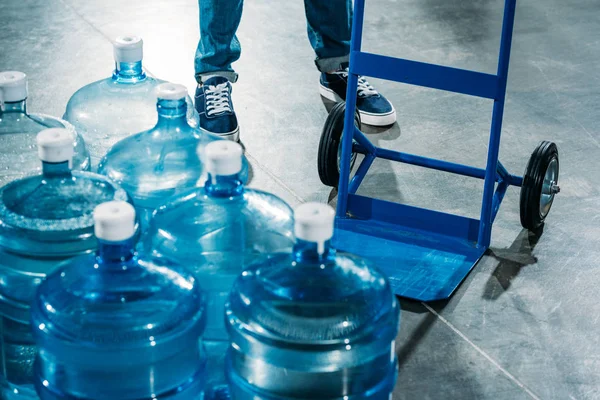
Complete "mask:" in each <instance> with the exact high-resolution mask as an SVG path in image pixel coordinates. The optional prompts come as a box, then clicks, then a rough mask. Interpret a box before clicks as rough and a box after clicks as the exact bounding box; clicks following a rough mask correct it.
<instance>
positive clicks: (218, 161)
mask: <svg viewBox="0 0 600 400" xmlns="http://www.w3.org/2000/svg"><path fill="white" fill-rule="evenodd" d="M205 161H206V169H207V171H208V179H207V182H206V184H205V186H204V187H203V188H199V189H194V190H191V191H188V192H186V193H182V194H181V195H179V196H177V197H175V198H174V199H172V200H171V201H170V202H169V203H168V204H166V205H164V206H161V207H160V208H158V209H157V210H156V212H155V214H154V217H153V219H152V220H151V222H150V227H149V229H148V232H147V235H146V238H145V240H144V247H145V248H146V250H147V251H152V252H153V253H154V254H156V255H158V256H162V257H166V258H169V259H172V260H175V261H177V262H178V263H180V264H182V265H186V266H187V267H188V268H190V270H192V271H193V272H194V273H195V274H196V276H198V278H199V279H200V281H201V282H202V284H203V287H204V289H205V290H206V292H207V295H208V306H207V308H208V321H207V328H206V332H205V335H204V338H205V345H206V346H207V349H208V354H209V366H210V367H209V370H210V371H211V373H212V375H211V376H210V377H209V379H210V385H211V387H212V388H213V389H214V390H220V388H219V387H218V386H219V385H221V384H223V383H224V374H223V371H224V364H223V363H224V355H225V351H226V349H227V347H228V343H229V338H228V335H227V331H226V328H225V323H224V317H223V315H224V304H225V301H226V299H227V296H228V294H229V291H230V290H231V286H232V284H233V281H234V280H235V278H236V277H237V276H238V275H239V274H240V273H241V272H242V271H243V269H244V268H245V266H247V265H249V264H250V263H252V262H254V261H256V260H257V259H259V258H261V257H263V256H264V255H265V254H270V253H272V252H276V251H280V250H282V251H283V250H286V249H291V247H292V245H293V216H292V210H291V209H290V207H289V206H288V205H287V204H286V203H285V202H284V201H283V200H281V199H279V198H278V197H276V196H273V195H272V194H269V193H265V192H261V191H258V190H252V189H247V188H245V187H244V185H243V183H242V182H241V180H240V179H239V175H238V174H239V172H240V170H241V168H242V148H241V146H240V145H239V144H237V143H233V142H229V141H224V140H223V141H217V142H212V143H209V144H208V145H207V146H206V149H205Z"/></svg>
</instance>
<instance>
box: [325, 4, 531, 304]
mask: <svg viewBox="0 0 600 400" xmlns="http://www.w3.org/2000/svg"><path fill="white" fill-rule="evenodd" d="M515 8H516V0H505V3H504V20H503V23H502V34H501V39H500V52H499V57H498V70H497V74H496V75H491V74H485V73H480V72H474V71H468V70H461V69H457V68H451V67H446V66H441V65H432V64H426V63H422V62H417V61H411V60H403V59H396V58H391V57H386V56H381V55H376V54H370V53H366V52H362V51H361V43H362V27H363V22H364V12H365V0H355V2H354V23H353V28H352V42H351V46H350V47H351V52H350V67H349V70H350V74H349V76H348V92H347V94H348V95H347V96H346V98H347V102H346V111H345V116H344V117H345V118H344V132H343V135H342V144H341V148H342V151H341V159H340V180H339V184H338V203H337V220H336V235H335V238H334V243H335V245H336V246H339V247H340V248H341V249H344V250H347V251H351V252H356V253H357V254H359V255H361V256H364V257H368V258H370V259H372V260H373V261H375V262H376V263H377V265H378V266H379V267H380V268H381V269H382V270H383V271H384V272H385V273H386V274H387V275H388V277H389V278H390V280H391V284H392V287H393V289H394V292H395V293H396V294H398V295H401V296H404V297H408V298H412V299H416V300H421V301H430V300H440V299H445V298H448V297H449V296H450V295H451V294H452V293H453V292H454V290H455V289H456V288H457V287H458V285H459V284H460V282H462V281H463V279H464V278H465V277H466V276H467V274H468V273H469V271H471V269H472V268H473V267H474V266H475V264H477V262H478V261H479V259H480V258H481V257H482V255H483V254H484V253H485V251H486V250H487V248H488V247H489V245H490V240H491V234H492V224H493V222H494V219H495V218H496V216H497V214H498V210H499V208H500V205H501V203H502V200H503V198H504V195H505V193H506V190H507V188H508V186H509V185H513V186H521V185H522V183H523V178H522V177H520V176H516V175H511V174H510V173H509V172H508V171H507V170H506V169H505V168H504V167H503V166H502V164H501V163H500V162H499V160H498V155H499V149H500V134H501V129H502V118H503V114H504V102H505V96H506V83H507V78H508V67H509V59H510V49H511V43H512V33H513V27H514V20H515ZM358 75H367V76H373V77H378V78H382V79H388V80H394V81H397V82H403V83H407V84H412V85H417V86H424V87H429V88H434V89H439V90H447V91H451V92H456V93H462V94H465V95H471V96H478V97H483V98H487V99H492V100H494V106H493V114H492V124H491V129H490V139H489V145H488V156H487V162H486V168H485V169H482V168H476V167H471V166H468V165H462V164H456V163H451V162H447V161H443V160H436V159H432V158H428V157H422V156H418V155H413V154H407V153H402V152H397V151H392V150H388V149H382V148H379V147H376V146H374V145H373V144H372V143H371V142H370V141H369V139H368V138H367V137H366V136H365V135H364V134H363V133H362V132H361V131H360V129H358V128H356V127H355V125H354V123H353V122H354V113H355V110H356V96H354V93H355V92H356V88H357V80H358ZM352 151H355V152H357V153H362V154H364V155H365V158H364V160H363V162H362V163H361V165H360V166H359V167H358V169H357V171H356V174H355V176H354V177H353V178H352V180H350V160H351V158H350V157H351V153H352ZM376 158H382V159H386V160H392V161H396V162H402V163H406V164H412V165H417V166H421V167H426V168H430V169H435V170H439V171H445V172H450V173H455V174H459V175H463V176H469V177H473V178H479V179H483V180H484V190H483V198H482V201H481V214H480V218H479V220H473V219H470V218H464V217H460V216H456V215H450V214H445V213H441V212H437V211H432V210H424V209H420V208H416V207H409V206H403V205H399V204H394V203H388V202H383V201H379V200H375V199H370V198H366V197H361V196H357V195H355V193H356V191H357V190H358V188H359V186H360V184H361V183H362V181H363V179H364V178H365V175H366V174H367V172H368V170H369V168H370V166H371V165H372V163H373V161H374V160H375V159H376Z"/></svg>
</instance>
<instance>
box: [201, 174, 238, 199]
mask: <svg viewBox="0 0 600 400" xmlns="http://www.w3.org/2000/svg"><path fill="white" fill-rule="evenodd" d="M204 189H205V190H206V194H208V195H209V196H210V197H233V196H240V195H241V194H242V193H243V192H244V185H243V183H242V181H241V180H240V177H239V175H238V174H236V175H212V174H210V173H209V174H208V180H207V181H206V184H205V185H204Z"/></svg>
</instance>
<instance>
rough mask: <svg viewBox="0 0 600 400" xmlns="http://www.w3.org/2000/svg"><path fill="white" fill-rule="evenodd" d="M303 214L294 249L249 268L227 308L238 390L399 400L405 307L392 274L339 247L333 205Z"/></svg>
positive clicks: (251, 395) (268, 399) (231, 377)
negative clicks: (334, 242)
mask: <svg viewBox="0 0 600 400" xmlns="http://www.w3.org/2000/svg"><path fill="white" fill-rule="evenodd" d="M294 217H295V233H296V237H297V242H296V244H295V246H294V250H293V252H288V253H283V254H277V255H272V256H271V257H270V258H269V259H267V260H265V261H263V262H261V263H258V264H256V265H254V266H251V267H250V268H247V269H246V270H245V271H244V272H243V273H242V274H241V275H240V277H239V278H238V279H237V280H236V282H235V284H234V287H233V289H232V291H231V295H230V297H229V302H228V304H227V305H226V319H227V328H228V330H229V333H230V335H231V346H230V347H229V349H228V353H227V378H228V381H229V384H230V388H231V397H232V398H233V399H235V400H292V399H294V400H298V399H303V400H304V399H306V400H308V399H311V400H343V399H361V400H363V399H369V400H389V399H390V398H391V393H392V390H393V387H394V384H395V380H396V375H397V360H396V355H395V350H394V341H395V338H396V335H397V333H398V324H399V315H400V307H399V304H398V302H397V300H396V298H395V296H394V294H393V293H392V290H391V288H390V285H389V283H388V281H387V279H386V278H385V277H384V276H383V275H382V273H381V272H380V271H378V270H377V269H375V268H373V267H372V266H370V265H369V264H368V263H367V262H366V261H365V260H363V259H361V258H358V257H355V256H352V255H349V254H342V253H337V252H336V251H335V250H334V249H333V248H331V246H330V239H331V237H332V235H333V225H334V212H333V209H331V207H329V206H327V205H324V204H318V203H307V204H304V205H302V206H300V207H298V208H297V209H296V211H295V215H294Z"/></svg>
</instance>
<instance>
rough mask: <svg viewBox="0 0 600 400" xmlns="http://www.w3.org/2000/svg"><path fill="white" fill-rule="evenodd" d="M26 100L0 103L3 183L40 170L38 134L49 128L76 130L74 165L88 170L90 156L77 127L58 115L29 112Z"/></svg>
mask: <svg viewBox="0 0 600 400" xmlns="http://www.w3.org/2000/svg"><path fill="white" fill-rule="evenodd" d="M26 101H27V100H23V101H19V102H14V103H4V107H0V143H1V145H0V186H3V185H5V184H7V183H8V182H10V181H13V180H15V179H20V178H23V177H25V176H27V175H33V174H39V173H40V172H41V169H42V168H41V167H42V165H41V164H40V160H39V158H38V154H37V145H36V141H35V138H36V136H37V134H38V133H39V132H40V131H42V130H44V129H48V128H66V129H68V130H69V131H71V132H72V133H73V147H74V150H75V155H74V157H73V169H75V170H83V171H86V170H89V169H90V156H89V154H88V151H87V149H86V147H85V143H84V142H83V138H82V137H81V135H79V134H77V133H76V132H75V128H74V127H73V126H72V125H71V124H69V123H68V122H66V121H63V120H61V119H59V118H55V117H51V116H49V115H44V114H30V113H28V112H27V104H26Z"/></svg>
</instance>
